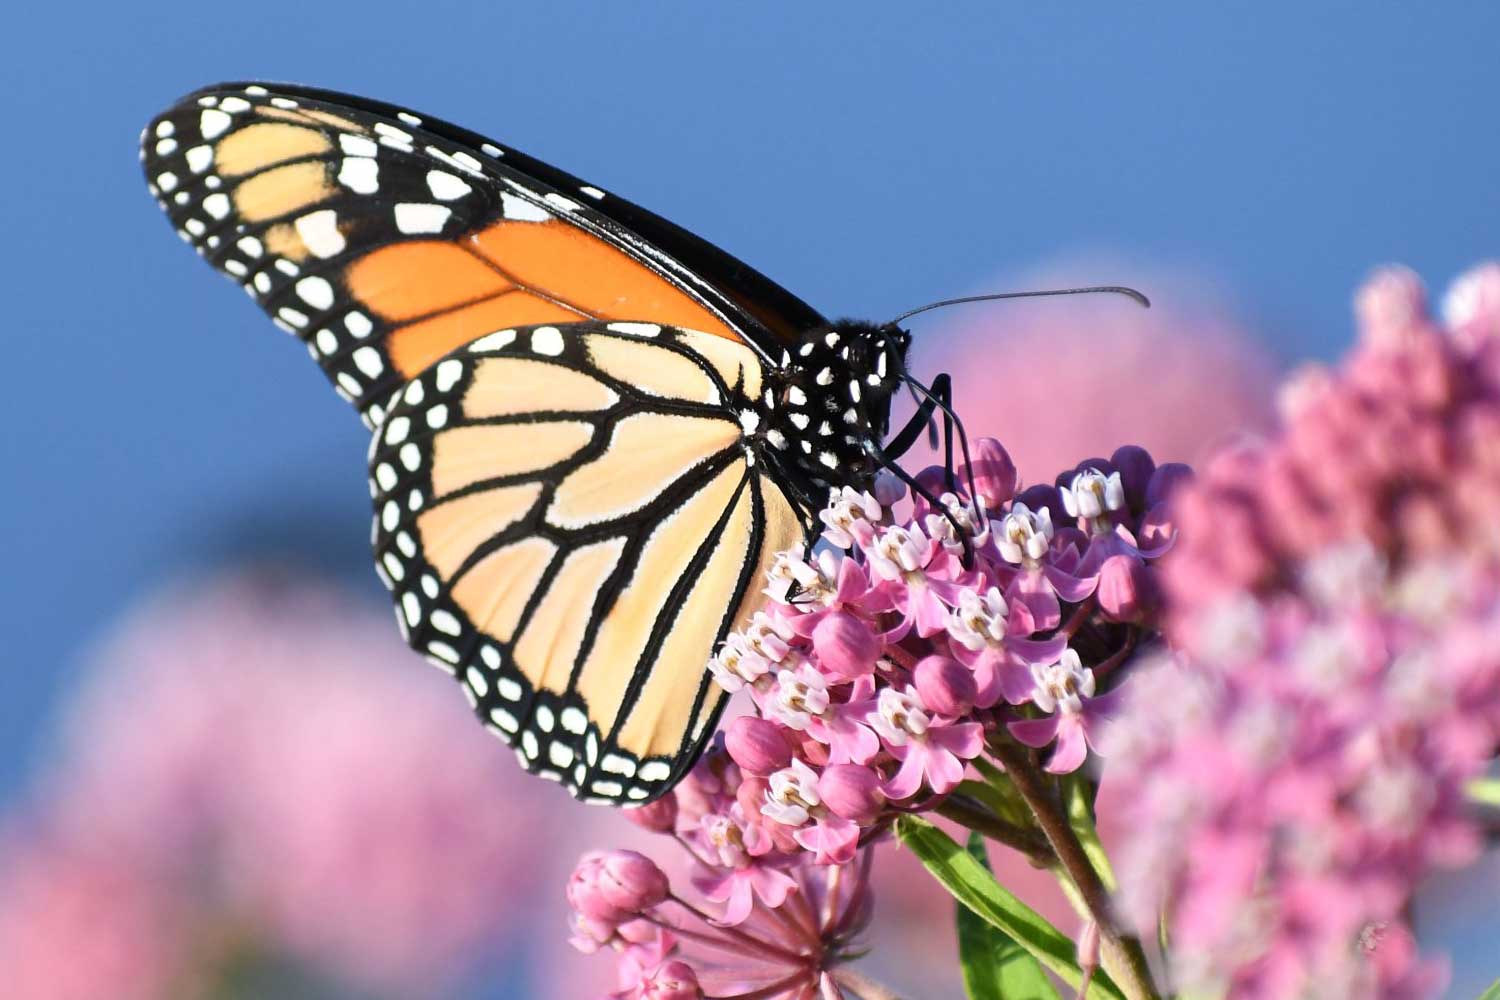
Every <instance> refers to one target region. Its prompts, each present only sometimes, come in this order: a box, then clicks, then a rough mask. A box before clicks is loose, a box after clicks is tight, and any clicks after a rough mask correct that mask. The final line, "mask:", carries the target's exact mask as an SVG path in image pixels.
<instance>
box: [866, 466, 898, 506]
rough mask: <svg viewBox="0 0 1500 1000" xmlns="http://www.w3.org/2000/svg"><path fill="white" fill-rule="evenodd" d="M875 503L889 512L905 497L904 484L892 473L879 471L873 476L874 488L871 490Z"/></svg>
mask: <svg viewBox="0 0 1500 1000" xmlns="http://www.w3.org/2000/svg"><path fill="white" fill-rule="evenodd" d="M871 492H872V493H874V494H875V502H876V503H878V504H880V506H882V507H884V508H886V509H887V510H889V509H890V508H892V507H894V506H896V504H898V503H900V502H901V501H902V500H903V499H905V497H906V484H905V483H903V482H902V481H901V480H900V479H899V478H898V477H897V476H896V475H895V474H894V473H891V472H887V471H886V470H884V469H881V470H880V471H879V472H877V473H876V474H875V486H874V488H873V489H872V490H871Z"/></svg>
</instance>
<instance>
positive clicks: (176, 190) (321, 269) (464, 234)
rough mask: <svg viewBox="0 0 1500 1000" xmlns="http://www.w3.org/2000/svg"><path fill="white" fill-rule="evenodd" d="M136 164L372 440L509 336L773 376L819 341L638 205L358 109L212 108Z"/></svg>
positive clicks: (242, 90)
mask: <svg viewBox="0 0 1500 1000" xmlns="http://www.w3.org/2000/svg"><path fill="white" fill-rule="evenodd" d="M142 160H143V163H144V165H145V171H146V176H147V182H148V184H149V185H150V188H151V191H152V193H153V194H154V195H156V197H157V199H158V200H159V202H160V204H161V207H162V208H163V210H164V211H166V212H167V214H168V215H169V216H170V218H171V220H172V223H173V224H174V226H176V227H177V230H178V233H179V235H181V236H182V238H183V239H184V240H186V241H187V242H188V243H190V244H191V245H192V246H193V247H194V248H195V249H196V250H197V251H198V252H199V254H201V255H202V256H203V257H205V258H206V259H207V260H208V261H209V262H210V263H212V264H213V265H214V266H215V267H217V268H218V269H219V270H220V271H222V272H224V273H225V274H226V275H227V276H229V277H230V278H232V279H233V280H235V281H236V282H238V283H239V284H241V285H242V286H243V288H244V289H245V291H246V292H247V293H248V294H249V295H250V297H251V298H252V299H254V300H255V301H256V302H257V303H258V304H259V305H260V306H261V308H262V309H264V310H265V311H266V312H267V313H268V314H269V315H270V316H271V317H272V319H273V320H274V321H275V322H276V323H277V325H278V326H281V327H282V328H283V329H285V330H287V331H288V332H291V333H294V334H295V335H297V336H298V337H299V338H301V339H302V340H303V341H304V342H305V343H306V344H307V347H308V350H309V351H310V353H311V354H312V355H313V357H314V358H315V359H316V360H317V361H318V363H319V365H320V366H321V367H322V368H323V370H324V371H325V372H326V373H327V375H328V377H329V378H330V380H332V381H333V383H334V385H335V388H336V389H337V390H338V391H339V393H340V394H341V395H343V396H344V397H345V398H346V399H348V400H349V401H350V402H351V403H353V404H354V405H356V406H357V407H358V408H359V409H360V411H361V413H362V414H363V415H364V416H365V419H366V421H367V422H368V423H371V424H372V425H373V424H375V423H378V422H379V421H380V419H381V418H382V417H383V415H384V412H385V410H386V409H388V406H389V400H390V398H391V396H392V395H393V394H394V393H395V392H396V391H398V390H399V389H400V388H401V387H402V386H403V385H404V384H405V383H406V382H407V380H409V379H410V378H411V377H413V376H414V375H416V374H417V373H418V372H421V371H422V370H424V369H425V368H427V367H428V366H429V365H430V364H432V363H433V362H434V361H436V360H437V359H439V358H440V357H442V356H443V355H444V354H446V353H448V352H449V351H451V350H453V349H454V348H457V347H459V346H461V345H463V344H465V343H468V342H469V341H472V340H474V339H476V338H477V337H480V336H483V335H485V334H487V333H490V332H492V331H494V330H498V329H504V328H509V327H514V326H517V325H523V324H528V323H559V322H575V321H580V320H635V321H641V322H653V323H664V324H670V325H675V326H681V327H685V328H689V329H694V330H699V331H703V332H706V333H710V334H714V335H717V336H720V337H724V338H728V339H731V340H735V341H738V342H740V343H745V344H747V345H748V346H751V347H752V348H754V349H755V350H756V351H757V352H758V353H760V354H761V355H762V356H764V357H769V356H771V354H772V353H773V350H774V349H775V348H776V347H777V346H778V345H779V344H781V343H783V342H785V341H786V339H787V338H789V337H791V336H794V335H795V333H796V332H798V331H799V330H800V329H803V328H806V326H810V325H815V324H816V323H817V322H819V321H820V318H819V317H818V316H817V314H816V313H814V312H813V311H812V310H811V309H809V308H808V307H806V306H805V305H803V304H802V303H800V302H799V301H798V300H796V299H795V298H793V297H792V296H790V295H789V294H788V293H786V292H785V291H783V290H781V289H780V288H778V287H777V286H775V285H774V284H772V283H771V282H769V281H768V280H766V279H764V278H761V277H760V276H759V275H756V274H755V273H754V272H753V271H750V269H749V268H746V267H744V265H740V264H738V262H735V261H733V260H732V258H729V257H728V256H727V255H725V254H723V253H722V252H721V251H718V250H716V249H715V248H713V247H711V246H709V245H708V244H706V243H703V242H702V241H701V240H697V239H696V237H692V236H691V235H689V234H687V233H685V232H683V231H681V230H678V229H677V228H676V227H674V226H671V224H670V223H666V222H665V221H663V220H660V219H657V218H656V217H655V216H651V215H650V214H649V213H646V212H644V210H641V209H639V208H636V207H635V206H633V205H630V204H629V203H628V202H624V201H621V200H619V199H614V198H613V197H612V196H607V195H605V193H604V192H603V191H600V190H599V189H598V188H595V187H592V186H589V185H585V184H582V183H581V182H578V181H577V180H576V179H574V178H570V177H568V176H567V175H565V174H562V173H561V172H560V171H556V170H555V169H553V168H550V167H547V166H546V165H544V164H540V163H538V162H537V161H534V160H531V159H530V158H529V157H525V156H524V155H523V154H520V153H517V152H515V151H514V150H509V149H506V148H504V147H501V146H498V145H496V144H494V143H490V142H488V141H485V140H481V139H479V137H477V136H474V135H472V134H471V133H467V132H464V131H463V130H461V129H457V128H455V127H453V126H449V125H445V124H443V123H441V122H436V121H433V120H430V119H424V118H422V117H419V116H417V115H414V114H411V113H409V112H406V111H399V110H397V109H394V108H391V107H388V106H385V105H377V104H373V103H371V102H364V101H360V100H359V99H356V98H349V97H344V96H342V95H332V94H327V93H323V92H318V91H310V90H304V89H301V88H293V87H275V88H267V87H264V86H259V85H239V84H235V85H225V86H220V87H213V88H208V89H206V90H203V91H200V92H198V93H195V94H193V95H191V96H189V97H187V98H184V99H183V101H181V102H180V103H178V104H177V105H176V106H175V107H173V108H171V109H170V110H168V111H167V112H165V113H164V114H162V115H161V116H160V117H158V118H157V119H155V120H154V121H152V123H151V124H150V125H149V126H148V127H147V129H146V131H145V132H144V133H143V136H142ZM538 175H541V176H538ZM568 185H571V186H568ZM560 187H565V190H560V189H559V188H560ZM621 219H628V220H629V223H630V225H633V226H635V227H636V228H638V229H640V230H644V231H645V232H646V233H647V235H646V236H641V235H638V234H637V233H636V232H635V231H634V230H632V229H631V228H627V225H626V223H624V222H622V221H621ZM653 237H654V239H653ZM661 243H667V244H671V249H672V250H677V251H678V252H680V253H682V254H684V255H691V256H694V257H695V260H694V261H691V262H689V263H682V262H679V261H678V260H677V259H676V258H675V257H674V256H673V253H672V252H671V250H668V249H663V247H662V246H661V245H660V244H661ZM700 272H707V274H706V275H705V274H704V273H700ZM720 285H723V286H725V287H722V288H721V287H720Z"/></svg>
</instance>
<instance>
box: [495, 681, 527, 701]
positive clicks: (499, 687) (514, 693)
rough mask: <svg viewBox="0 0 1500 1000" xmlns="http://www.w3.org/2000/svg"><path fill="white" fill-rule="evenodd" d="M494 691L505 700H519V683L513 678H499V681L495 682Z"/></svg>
mask: <svg viewBox="0 0 1500 1000" xmlns="http://www.w3.org/2000/svg"><path fill="white" fill-rule="evenodd" d="M495 691H496V692H497V693H498V694H499V695H500V697H502V698H504V699H505V700H506V701H520V700H521V685H520V684H518V683H517V682H516V681H515V680H514V679H513V678H510V677H502V678H500V680H499V682H498V683H496V684H495Z"/></svg>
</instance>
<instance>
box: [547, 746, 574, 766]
mask: <svg viewBox="0 0 1500 1000" xmlns="http://www.w3.org/2000/svg"><path fill="white" fill-rule="evenodd" d="M547 759H548V760H550V761H552V763H554V764H556V765H557V766H558V767H567V766H568V765H569V764H572V763H573V748H572V747H570V746H568V745H567V744H565V743H553V744H552V745H551V746H549V747H547Z"/></svg>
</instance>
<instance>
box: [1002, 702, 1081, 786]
mask: <svg viewBox="0 0 1500 1000" xmlns="http://www.w3.org/2000/svg"><path fill="white" fill-rule="evenodd" d="M1058 720H1059V721H1058V726H1057V749H1056V750H1054V751H1052V759H1051V760H1049V761H1047V767H1046V770H1048V771H1050V772H1052V773H1053V774H1071V773H1072V772H1074V771H1076V770H1078V769H1079V768H1080V767H1082V766H1083V762H1084V760H1085V759H1087V758H1088V755H1089V748H1088V742H1087V741H1086V740H1085V739H1084V735H1083V720H1081V719H1080V718H1079V717H1078V716H1076V715H1060V716H1058ZM1018 738H1019V737H1018Z"/></svg>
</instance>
